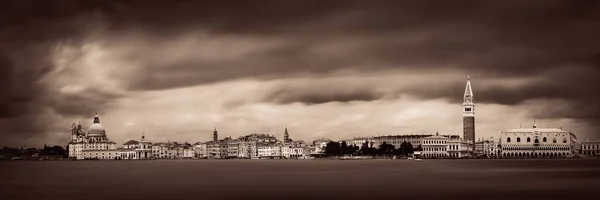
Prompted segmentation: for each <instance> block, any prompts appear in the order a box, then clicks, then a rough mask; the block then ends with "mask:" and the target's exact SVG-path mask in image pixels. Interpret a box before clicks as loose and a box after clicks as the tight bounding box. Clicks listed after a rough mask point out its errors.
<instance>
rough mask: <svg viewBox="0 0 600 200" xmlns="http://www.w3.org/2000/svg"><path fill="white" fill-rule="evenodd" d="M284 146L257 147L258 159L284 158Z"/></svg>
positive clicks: (263, 145) (268, 145)
mask: <svg viewBox="0 0 600 200" xmlns="http://www.w3.org/2000/svg"><path fill="white" fill-rule="evenodd" d="M282 147H283V146H282V145H278V144H268V143H262V144H260V145H258V146H257V152H258V158H278V157H282V156H283V155H282V152H281V149H282Z"/></svg>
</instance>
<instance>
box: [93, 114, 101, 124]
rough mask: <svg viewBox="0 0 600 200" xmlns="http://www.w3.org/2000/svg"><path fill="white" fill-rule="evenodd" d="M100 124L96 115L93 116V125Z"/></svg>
mask: <svg viewBox="0 0 600 200" xmlns="http://www.w3.org/2000/svg"><path fill="white" fill-rule="evenodd" d="M99 123H100V118H99V117H98V113H96V116H94V124H99Z"/></svg>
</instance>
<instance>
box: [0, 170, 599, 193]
mask: <svg viewBox="0 0 600 200" xmlns="http://www.w3.org/2000/svg"><path fill="white" fill-rule="evenodd" d="M0 195H1V197H0V199H4V200H8V199H10V200H12V199H40V198H42V199H45V200H48V199H60V200H67V199H110V200H116V199H127V200H134V199H178V198H188V199H206V200H210V199H263V200H266V199H362V200H369V199H374V198H385V197H387V199H464V198H470V199H480V198H481V199H486V200H490V199H507V198H508V199H541V198H544V199H572V198H583V197H586V198H588V199H600V160H423V162H414V161H409V160H356V161H339V160H164V161H161V160H159V161H77V162H72V161H17V162H0Z"/></svg>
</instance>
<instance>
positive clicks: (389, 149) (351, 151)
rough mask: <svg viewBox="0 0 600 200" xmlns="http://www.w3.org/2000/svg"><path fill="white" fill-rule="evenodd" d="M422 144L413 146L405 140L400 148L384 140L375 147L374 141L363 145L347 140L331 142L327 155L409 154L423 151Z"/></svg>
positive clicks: (326, 148)
mask: <svg viewBox="0 0 600 200" xmlns="http://www.w3.org/2000/svg"><path fill="white" fill-rule="evenodd" d="M421 150H422V148H421V145H419V146H418V147H417V148H413V146H412V144H411V143H410V142H406V141H403V142H402V143H401V144H400V147H399V148H396V146H394V145H391V144H388V143H386V142H383V143H382V144H380V145H379V147H377V148H375V147H373V143H369V141H366V142H365V143H363V144H362V146H360V147H359V146H356V145H348V144H346V142H345V141H342V142H341V143H340V142H329V143H327V146H326V147H325V155H327V156H342V155H355V156H408V155H410V154H413V153H414V152H415V151H421Z"/></svg>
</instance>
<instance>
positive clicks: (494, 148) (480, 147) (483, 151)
mask: <svg viewBox="0 0 600 200" xmlns="http://www.w3.org/2000/svg"><path fill="white" fill-rule="evenodd" d="M474 153H475V156H482V157H486V158H493V157H496V156H498V144H497V142H496V141H494V137H490V139H489V140H479V141H477V142H475V152H474Z"/></svg>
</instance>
